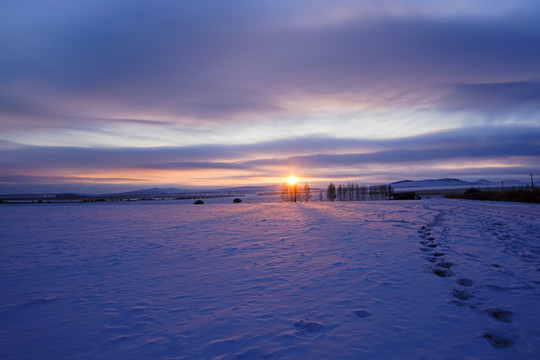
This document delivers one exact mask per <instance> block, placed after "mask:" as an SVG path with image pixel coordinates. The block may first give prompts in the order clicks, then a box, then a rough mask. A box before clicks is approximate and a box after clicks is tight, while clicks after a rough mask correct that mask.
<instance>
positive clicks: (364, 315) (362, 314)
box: [353, 310, 371, 319]
mask: <svg viewBox="0 0 540 360" xmlns="http://www.w3.org/2000/svg"><path fill="white" fill-rule="evenodd" d="M353 314H354V315H356V316H358V317H359V318H362V319H364V318H367V317H370V316H371V313H370V312H369V311H366V310H354V311H353Z"/></svg>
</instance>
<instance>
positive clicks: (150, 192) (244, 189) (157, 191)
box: [107, 185, 280, 196]
mask: <svg viewBox="0 0 540 360" xmlns="http://www.w3.org/2000/svg"><path fill="white" fill-rule="evenodd" d="M279 189H280V186H278V185H268V186H240V187H232V188H223V189H197V190H193V189H192V190H187V189H178V188H151V189H141V190H135V191H128V192H123V193H118V194H107V195H110V196H111V195H115V196H145V195H146V196H160V195H170V194H187V193H210V192H212V193H220V192H223V193H229V192H239V193H249V192H262V191H276V190H279Z"/></svg>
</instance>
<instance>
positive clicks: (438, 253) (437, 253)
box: [433, 252, 444, 257]
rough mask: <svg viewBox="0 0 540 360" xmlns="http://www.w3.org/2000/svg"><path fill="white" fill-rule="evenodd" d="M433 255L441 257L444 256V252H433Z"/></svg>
mask: <svg viewBox="0 0 540 360" xmlns="http://www.w3.org/2000/svg"><path fill="white" fill-rule="evenodd" d="M433 256H437V257H441V256H444V253H442V252H436V253H433Z"/></svg>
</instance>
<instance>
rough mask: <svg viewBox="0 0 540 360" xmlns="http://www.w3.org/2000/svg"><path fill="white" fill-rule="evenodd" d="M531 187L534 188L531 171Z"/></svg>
mask: <svg viewBox="0 0 540 360" xmlns="http://www.w3.org/2000/svg"><path fill="white" fill-rule="evenodd" d="M531 187H532V189H533V190H534V180H533V174H532V173H531Z"/></svg>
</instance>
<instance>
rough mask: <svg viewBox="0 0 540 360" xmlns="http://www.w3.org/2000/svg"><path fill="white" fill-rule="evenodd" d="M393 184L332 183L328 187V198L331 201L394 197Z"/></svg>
mask: <svg viewBox="0 0 540 360" xmlns="http://www.w3.org/2000/svg"><path fill="white" fill-rule="evenodd" d="M392 192H393V190H392V186H391V185H370V186H367V185H358V184H355V183H348V184H345V185H341V184H340V185H338V186H337V187H336V185H334V184H333V183H330V185H328V188H327V189H326V198H327V199H328V200H329V201H335V200H338V201H367V200H386V199H390V198H391V197H392Z"/></svg>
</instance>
